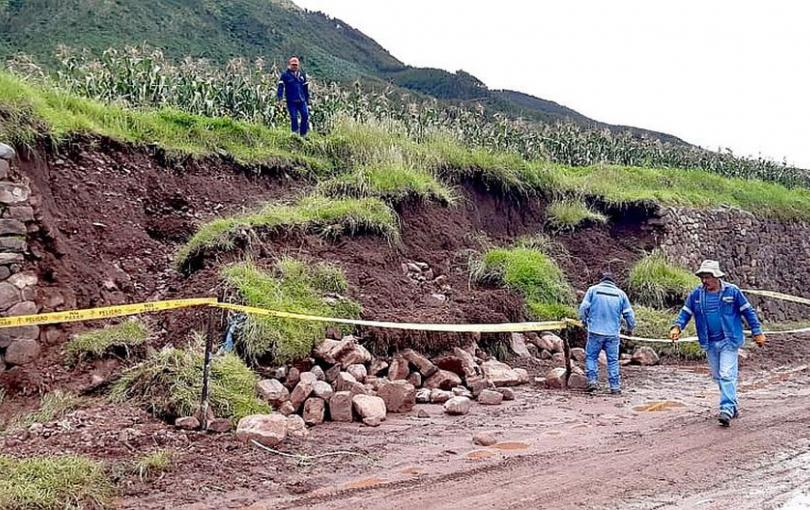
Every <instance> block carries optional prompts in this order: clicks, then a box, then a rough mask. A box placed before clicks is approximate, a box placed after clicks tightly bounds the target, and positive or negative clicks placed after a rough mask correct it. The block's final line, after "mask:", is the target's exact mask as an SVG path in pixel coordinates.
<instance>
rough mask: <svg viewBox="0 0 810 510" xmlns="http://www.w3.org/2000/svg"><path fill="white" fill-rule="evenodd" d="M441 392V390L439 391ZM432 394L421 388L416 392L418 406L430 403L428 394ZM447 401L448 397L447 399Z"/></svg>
mask: <svg viewBox="0 0 810 510" xmlns="http://www.w3.org/2000/svg"><path fill="white" fill-rule="evenodd" d="M439 391H441V390H439ZM431 393H432V392H431V391H430V390H429V389H427V388H421V389H419V390H417V392H416V402H417V403H419V404H427V403H428V402H430V394H431ZM448 400H449V397H448Z"/></svg>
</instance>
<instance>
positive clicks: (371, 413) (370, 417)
mask: <svg viewBox="0 0 810 510" xmlns="http://www.w3.org/2000/svg"><path fill="white" fill-rule="evenodd" d="M352 405H353V406H354V410H355V412H356V413H357V415H358V416H359V417H360V419H361V420H362V421H363V423H365V424H366V425H369V426H372V427H376V426H378V425H379V424H380V423H381V422H382V421H383V420H385V411H386V408H385V401H384V400H383V399H381V398H380V397H372V396H371V395H355V396H354V397H352Z"/></svg>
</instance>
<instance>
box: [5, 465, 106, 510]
mask: <svg viewBox="0 0 810 510" xmlns="http://www.w3.org/2000/svg"><path fill="white" fill-rule="evenodd" d="M112 495H113V488H112V484H111V483H110V481H109V480H108V478H107V476H106V475H105V473H104V468H103V466H102V465H101V464H99V463H97V462H94V461H92V460H90V459H87V458H85V457H79V456H73V455H65V456H59V457H30V458H27V459H15V458H13V457H9V456H6V455H0V508H3V509H5V510H31V509H37V510H64V509H74V510H79V509H104V508H111V507H112Z"/></svg>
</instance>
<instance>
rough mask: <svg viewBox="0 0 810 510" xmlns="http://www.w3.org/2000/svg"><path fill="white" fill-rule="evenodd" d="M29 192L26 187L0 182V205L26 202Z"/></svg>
mask: <svg viewBox="0 0 810 510" xmlns="http://www.w3.org/2000/svg"><path fill="white" fill-rule="evenodd" d="M30 194H31V190H29V189H28V186H24V185H22V184H14V183H12V182H0V203H3V204H6V205H15V204H21V203H23V202H25V201H27V200H28V196H29V195H30Z"/></svg>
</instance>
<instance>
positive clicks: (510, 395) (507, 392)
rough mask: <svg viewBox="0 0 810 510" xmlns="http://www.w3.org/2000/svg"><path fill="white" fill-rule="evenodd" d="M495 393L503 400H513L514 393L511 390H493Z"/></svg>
mask: <svg viewBox="0 0 810 510" xmlns="http://www.w3.org/2000/svg"><path fill="white" fill-rule="evenodd" d="M495 391H497V392H498V393H500V394H501V395H503V399H504V400H515V392H514V391H512V388H495Z"/></svg>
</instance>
